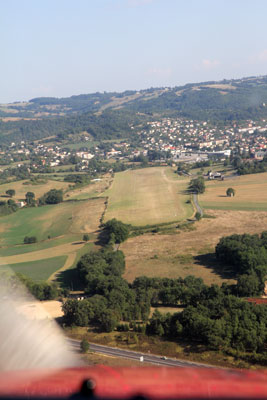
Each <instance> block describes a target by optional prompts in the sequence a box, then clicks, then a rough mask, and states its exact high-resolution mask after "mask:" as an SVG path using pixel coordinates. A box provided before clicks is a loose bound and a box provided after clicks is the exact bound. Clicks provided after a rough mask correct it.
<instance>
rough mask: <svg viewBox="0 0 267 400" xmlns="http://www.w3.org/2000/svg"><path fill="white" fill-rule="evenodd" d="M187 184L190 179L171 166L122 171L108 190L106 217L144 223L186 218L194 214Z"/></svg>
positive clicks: (138, 223) (126, 221)
mask: <svg viewBox="0 0 267 400" xmlns="http://www.w3.org/2000/svg"><path fill="white" fill-rule="evenodd" d="M187 185H188V179H185V178H180V177H179V176H178V175H177V174H174V172H173V170H172V169H171V168H170V167H155V168H145V169H137V170H127V171H123V172H119V173H117V174H115V178H114V181H113V183H112V185H111V187H110V189H108V190H107V191H106V192H105V193H104V196H107V197H108V199H109V200H108V208H107V211H106V213H105V221H107V220H109V219H111V218H116V219H118V220H120V221H122V222H124V223H129V224H132V225H135V226H143V225H151V224H160V223H164V222H171V221H181V220H184V219H186V218H188V217H190V216H192V214H193V209H192V206H191V204H190V197H189V195H186V194H185V190H186V189H187ZM187 202H188V203H187Z"/></svg>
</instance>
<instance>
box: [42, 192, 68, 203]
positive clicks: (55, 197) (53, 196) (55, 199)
mask: <svg viewBox="0 0 267 400" xmlns="http://www.w3.org/2000/svg"><path fill="white" fill-rule="evenodd" d="M62 201H63V192H62V190H57V189H51V190H49V192H47V193H45V194H44V196H43V197H42V198H41V199H40V201H39V202H40V204H58V203H61V202H62Z"/></svg>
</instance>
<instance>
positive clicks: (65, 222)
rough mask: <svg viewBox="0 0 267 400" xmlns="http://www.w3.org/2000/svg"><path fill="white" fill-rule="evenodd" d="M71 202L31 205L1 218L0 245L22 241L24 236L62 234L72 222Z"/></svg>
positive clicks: (41, 237)
mask: <svg viewBox="0 0 267 400" xmlns="http://www.w3.org/2000/svg"><path fill="white" fill-rule="evenodd" d="M72 207H73V205H72V204H71V203H65V204H64V203H63V204H56V205H49V206H43V207H32V208H25V209H21V210H18V211H17V212H16V213H13V214H11V215H7V216H6V217H3V218H1V233H0V244H1V245H14V244H21V243H23V239H24V237H25V236H36V237H37V239H38V240H39V241H40V240H44V239H47V237H48V235H50V236H51V237H56V236H60V235H63V234H64V233H65V232H66V231H67V230H68V228H69V227H70V225H71V222H72Z"/></svg>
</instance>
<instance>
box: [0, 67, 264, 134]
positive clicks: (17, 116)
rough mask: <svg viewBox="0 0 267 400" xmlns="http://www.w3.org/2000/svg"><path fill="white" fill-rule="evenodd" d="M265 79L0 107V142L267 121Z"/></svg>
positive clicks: (40, 100) (45, 99) (41, 99)
mask: <svg viewBox="0 0 267 400" xmlns="http://www.w3.org/2000/svg"><path fill="white" fill-rule="evenodd" d="M265 105H267V75H264V76H252V77H245V78H241V79H224V80H221V81H207V82H200V83H188V84H186V85H183V86H176V87H173V88H170V87H161V88H150V89H144V90H139V91H137V90H126V91H124V92H122V93H117V92H108V93H107V92H104V93H91V94H81V95H75V96H71V97H65V98H55V97H38V98H33V99H31V100H30V101H29V102H23V103H12V104H4V105H3V104H2V105H0V118H1V121H0V135H1V136H2V137H1V140H2V141H4V142H9V141H10V140H24V139H28V140H34V139H36V138H42V137H47V136H50V135H58V134H66V133H68V134H69V133H75V132H79V131H84V130H85V131H88V132H89V133H90V134H91V135H92V136H93V137H98V138H99V137H101V138H104V137H106V138H116V137H122V136H125V135H127V134H129V125H130V124H132V123H134V122H140V121H143V120H146V119H148V118H153V116H154V114H155V115H156V116H157V118H160V117H164V116H172V117H184V118H189V119H196V120H211V121H214V122H216V121H217V122H218V121H220V122H227V121H228V122H231V121H236V120H245V119H260V118H267V107H266V106H265Z"/></svg>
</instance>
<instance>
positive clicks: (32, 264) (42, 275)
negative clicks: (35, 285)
mask: <svg viewBox="0 0 267 400" xmlns="http://www.w3.org/2000/svg"><path fill="white" fill-rule="evenodd" d="M66 259H67V256H58V257H53V258H47V259H45V260H37V261H28V262H23V263H18V264H12V265H10V268H11V270H13V271H14V272H20V273H21V274H23V275H26V276H28V277H29V278H31V279H33V280H34V281H42V280H43V281H46V280H47V279H48V278H49V276H50V275H52V274H53V273H54V272H55V271H57V270H58V269H59V268H61V267H63V265H64V264H65V261H66Z"/></svg>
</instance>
